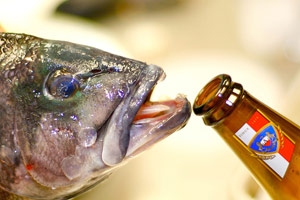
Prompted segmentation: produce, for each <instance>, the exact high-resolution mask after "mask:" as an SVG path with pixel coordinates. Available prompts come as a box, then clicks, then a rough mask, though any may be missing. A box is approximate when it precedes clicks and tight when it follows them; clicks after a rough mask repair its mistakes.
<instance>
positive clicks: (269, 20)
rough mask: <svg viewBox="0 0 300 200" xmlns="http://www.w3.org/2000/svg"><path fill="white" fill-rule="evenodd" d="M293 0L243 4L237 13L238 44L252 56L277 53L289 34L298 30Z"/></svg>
mask: <svg viewBox="0 0 300 200" xmlns="http://www.w3.org/2000/svg"><path fill="white" fill-rule="evenodd" d="M298 7H299V3H298V1H296V0H273V1H260V0H243V1H241V2H240V9H239V12H238V17H237V20H238V25H239V26H238V29H239V32H240V37H241V42H242V44H243V45H244V46H245V48H246V49H247V50H250V51H252V52H254V53H255V54H261V55H271V54H272V53H274V52H276V51H281V48H282V45H283V43H284V42H285V41H286V40H287V38H288V37H289V36H290V33H291V31H294V30H293V29H294V28H295V27H297V26H298V24H299V23H298V11H299V9H298Z"/></svg>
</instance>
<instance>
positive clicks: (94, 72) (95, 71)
mask: <svg viewBox="0 0 300 200" xmlns="http://www.w3.org/2000/svg"><path fill="white" fill-rule="evenodd" d="M90 72H91V73H93V74H99V73H101V72H102V69H93V70H91V71H90Z"/></svg>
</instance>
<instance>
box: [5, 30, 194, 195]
mask: <svg viewBox="0 0 300 200" xmlns="http://www.w3.org/2000/svg"><path fill="white" fill-rule="evenodd" d="M164 76H165V73H164V71H163V70H162V69H161V68H160V67H157V66H155V65H147V64H146V63H143V62H140V61H136V60H132V59H128V58H124V57H121V56H117V55H113V54H110V53H107V52H104V51H101V50H98V49H95V48H92V47H88V46H84V45H78V44H73V43H69V42H64V41H54V40H45V39H41V38H38V37H34V36H30V35H25V34H15V33H0V199H8V200H17V199H24V200H25V199H69V198H72V197H74V196H76V195H78V194H80V193H82V192H84V191H87V190H88V189H90V188H92V187H93V186H94V185H96V184H97V183H99V182H101V181H102V180H104V179H105V178H107V177H108V176H109V175H110V174H111V172H112V170H113V169H115V168H116V167H118V166H120V164H121V163H123V162H124V161H127V160H129V159H130V158H132V157H134V156H135V155H137V154H139V153H140V152H142V151H144V150H145V149H147V148H148V147H149V146H152V144H154V143H156V142H157V141H160V140H161V139H163V138H165V137H166V136H168V135H170V134H171V133H173V132H175V131H176V130H178V129H180V128H182V127H183V126H185V124H186V123H187V121H188V119H189V117H190V115H191V106H190V103H189V102H188V100H187V99H186V97H185V96H183V95H178V96H177V98H176V99H174V100H168V101H163V102H151V101H150V100H149V99H150V95H151V91H152V90H153V88H154V87H155V85H156V84H157V82H158V81H159V80H162V79H163V78H164Z"/></svg>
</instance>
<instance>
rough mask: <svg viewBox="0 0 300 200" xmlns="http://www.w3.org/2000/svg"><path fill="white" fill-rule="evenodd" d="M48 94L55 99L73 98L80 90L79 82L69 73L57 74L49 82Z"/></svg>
mask: <svg viewBox="0 0 300 200" xmlns="http://www.w3.org/2000/svg"><path fill="white" fill-rule="evenodd" d="M47 89H48V92H49V93H50V94H51V95H52V96H53V97H58V98H68V97H72V96H73V95H74V94H76V92H77V91H78V90H79V89H80V84H79V81H78V80H76V79H75V78H74V77H73V76H72V75H71V74H69V73H55V74H53V75H51V77H50V78H49V79H48V81H47Z"/></svg>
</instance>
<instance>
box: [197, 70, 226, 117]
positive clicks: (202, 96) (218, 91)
mask: <svg viewBox="0 0 300 200" xmlns="http://www.w3.org/2000/svg"><path fill="white" fill-rule="evenodd" d="M230 85H231V78H230V76H229V75H226V74H221V75H219V76H216V77H215V78H213V79H212V80H211V81H210V82H209V83H207V84H206V85H205V86H204V87H203V88H202V90H201V91H200V92H199V93H198V95H197V97H196V99H195V101H194V105H193V110H194V113H195V114H196V115H203V114H205V113H207V112H208V111H210V110H211V109H212V108H213V107H214V106H215V105H216V104H217V103H218V102H219V99H220V98H222V97H224V96H226V92H227V91H228V90H227V88H228V87H229V86H230Z"/></svg>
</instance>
